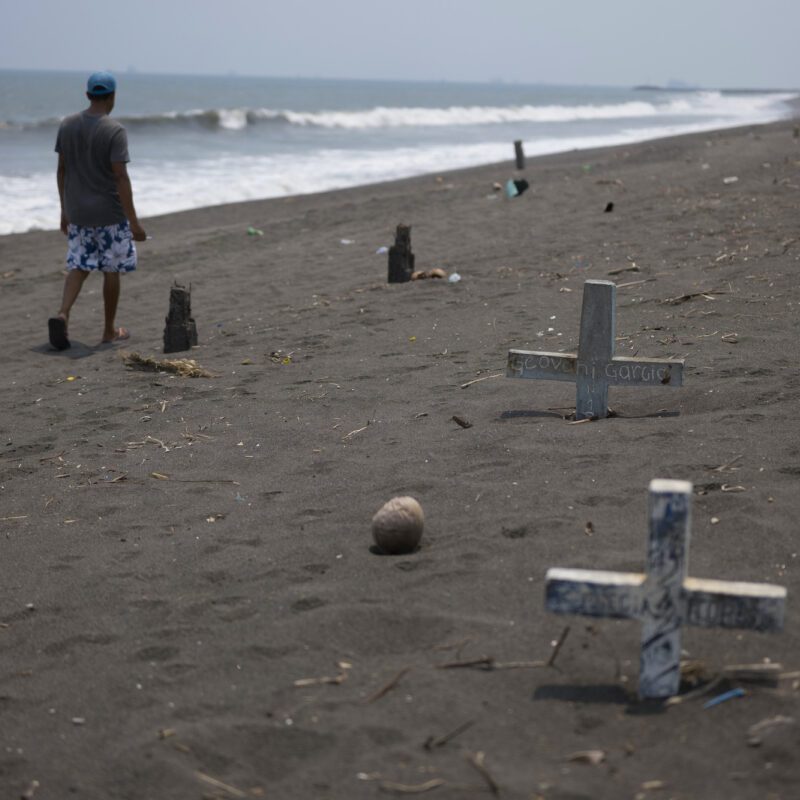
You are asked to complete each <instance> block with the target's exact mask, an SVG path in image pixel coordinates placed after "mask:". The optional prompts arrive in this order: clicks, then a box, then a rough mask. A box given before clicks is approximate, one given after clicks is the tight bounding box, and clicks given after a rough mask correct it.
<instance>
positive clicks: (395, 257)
mask: <svg viewBox="0 0 800 800" xmlns="http://www.w3.org/2000/svg"><path fill="white" fill-rule="evenodd" d="M413 271H414V254H413V253H412V252H411V226H410V225H398V226H397V233H395V237H394V244H393V245H392V246H391V247H390V248H389V283H405V282H406V281H410V280H411V273H412V272H413Z"/></svg>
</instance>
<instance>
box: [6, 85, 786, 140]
mask: <svg viewBox="0 0 800 800" xmlns="http://www.w3.org/2000/svg"><path fill="white" fill-rule="evenodd" d="M793 97H795V95H793V94H788V93H780V94H779V93H773V94H752V93H751V94H726V93H723V92H687V93H685V94H683V95H682V96H679V97H676V96H675V95H665V101H664V102H660V103H659V102H653V101H651V100H631V101H629V102H625V103H613V104H606V105H602V104H596V105H595V104H589V105H517V106H448V107H445V108H427V107H422V106H417V107H415V106H410V107H390V106H376V107H373V108H369V109H363V110H337V111H291V110H277V109H270V108H255V109H253V108H230V109H193V110H189V111H167V112H164V113H160V114H149V115H142V116H121V117H117V119H119V120H120V122H122V124H123V125H125V126H126V127H128V128H134V129H135V128H139V127H159V128H161V129H168V128H180V127H187V126H189V127H195V128H205V129H208V130H210V131H214V130H227V131H240V130H244V129H246V128H248V127H250V126H256V125H285V126H298V127H306V128H309V127H317V128H327V129H334V128H338V129H342V130H352V131H357V130H375V129H378V128H408V127H416V128H426V127H428V128H431V127H438V128H443V127H457V126H465V125H472V126H476V125H486V126H489V125H498V124H508V123H565V122H579V121H583V120H586V121H591V120H615V119H618V120H626V119H646V118H652V119H653V120H663V119H664V118H667V117H684V116H688V117H698V116H700V117H707V116H713V117H724V118H731V119H742V120H744V121H747V120H750V119H751V118H754V117H763V116H764V115H765V114H770V113H771V115H773V116H782V115H783V114H784V113H786V107H785V105H784V104H785V103H786V102H787V101H788V100H790V99H792V98H793ZM58 122H59V120H58V119H55V118H49V119H44V120H39V121H36V122H32V123H23V124H17V123H14V122H0V128H5V129H15V128H16V129H31V128H39V127H46V128H51V127H53V126H55V125H57V124H58Z"/></svg>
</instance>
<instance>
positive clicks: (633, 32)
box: [0, 0, 800, 88]
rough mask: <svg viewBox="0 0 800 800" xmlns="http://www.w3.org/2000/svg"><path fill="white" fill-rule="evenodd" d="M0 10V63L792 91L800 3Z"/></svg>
mask: <svg viewBox="0 0 800 800" xmlns="http://www.w3.org/2000/svg"><path fill="white" fill-rule="evenodd" d="M0 2H1V3H2V17H0V18H1V19H2V26H1V27H0V68H26V69H69V70H82V71H84V72H85V71H91V70H93V69H98V68H104V69H112V70H118V71H123V70H126V69H128V68H129V67H133V68H136V69H138V70H139V71H141V72H179V73H205V74H227V73H230V72H237V73H241V74H249V75H290V76H295V75H296V76H310V77H331V78H334V77H352V78H400V79H420V80H440V79H446V80H460V81H487V80H494V79H503V80H507V81H522V82H545V83H577V84H586V83H588V84H610V85H623V86H626V85H631V84H637V83H658V84H663V83H665V82H666V81H668V80H670V79H678V80H682V81H686V82H688V83H692V84H698V85H702V86H709V87H776V88H782V87H787V88H796V87H800V74H799V73H800V69H799V67H800V48H799V47H798V45H797V41H798V36H800V0H672V2H665V1H664V0H546V1H545V0H404V1H403V2H398V1H397V0H287V1H285V2H276V1H275V0H213V2H212V0H191V1H190V0H132V1H131V2H129V3H123V4H118V3H113V2H109V1H108V0H103V1H102V2H101V1H100V0H67V1H66V2H65V0H26V1H25V2H15V1H14V0H0Z"/></svg>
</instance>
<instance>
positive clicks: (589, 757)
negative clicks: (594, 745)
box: [567, 750, 606, 767]
mask: <svg viewBox="0 0 800 800" xmlns="http://www.w3.org/2000/svg"><path fill="white" fill-rule="evenodd" d="M605 760H606V754H605V751H604V750H580V751H578V752H577V753H573V754H572V755H569V756H567V761H576V762H577V763H579V764H591V765H592V766H593V767H596V766H597V765H598V764H602V763H603V762H604V761H605Z"/></svg>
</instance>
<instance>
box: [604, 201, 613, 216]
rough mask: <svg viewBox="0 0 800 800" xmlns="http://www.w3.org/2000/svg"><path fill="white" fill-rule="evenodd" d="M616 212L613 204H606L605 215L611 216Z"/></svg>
mask: <svg viewBox="0 0 800 800" xmlns="http://www.w3.org/2000/svg"><path fill="white" fill-rule="evenodd" d="M613 210H614V204H613V203H606V207H605V208H604V209H603V213H604V214H610V213H611V212H612V211H613Z"/></svg>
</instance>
